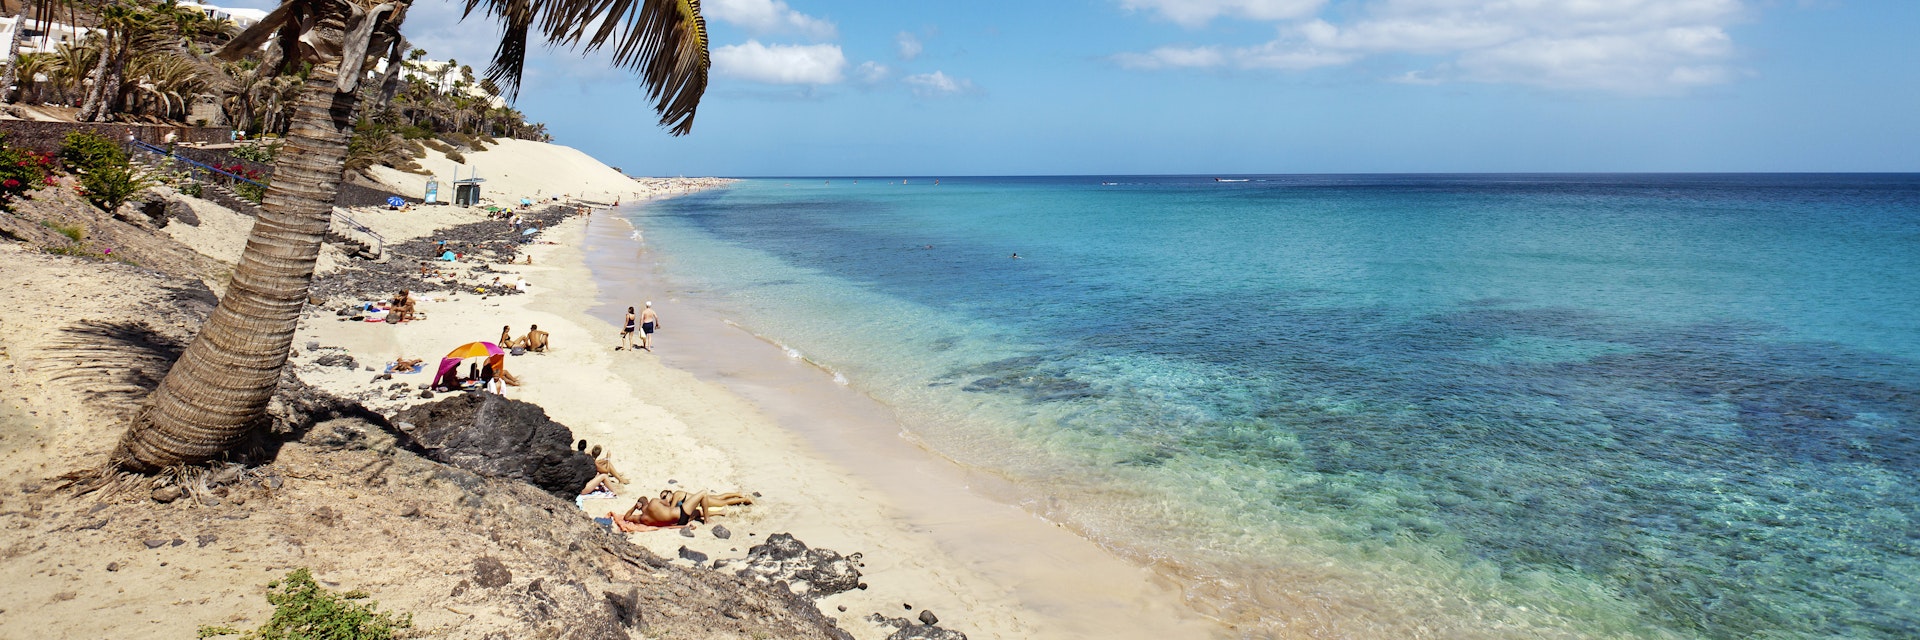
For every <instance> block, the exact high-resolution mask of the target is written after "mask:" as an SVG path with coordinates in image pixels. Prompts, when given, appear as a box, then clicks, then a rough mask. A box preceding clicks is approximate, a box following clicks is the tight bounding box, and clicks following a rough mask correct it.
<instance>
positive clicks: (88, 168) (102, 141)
mask: <svg viewBox="0 0 1920 640" xmlns="http://www.w3.org/2000/svg"><path fill="white" fill-rule="evenodd" d="M60 159H61V160H63V161H65V162H66V163H67V166H68V167H72V168H73V169H75V170H77V171H80V172H83V173H88V172H92V171H94V170H95V169H97V168H100V167H105V166H110V165H118V166H125V165H126V164H127V150H126V149H122V148H120V145H119V144H118V143H116V142H114V141H112V140H108V139H107V138H106V136H102V135H100V134H97V133H89V132H85V131H75V132H72V133H69V134H67V139H66V142H64V143H61V145H60Z"/></svg>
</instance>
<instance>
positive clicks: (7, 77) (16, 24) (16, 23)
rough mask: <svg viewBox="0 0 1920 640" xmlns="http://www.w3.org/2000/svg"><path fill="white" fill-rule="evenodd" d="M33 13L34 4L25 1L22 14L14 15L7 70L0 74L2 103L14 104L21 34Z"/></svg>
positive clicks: (18, 73) (0, 100) (43, 27)
mask: <svg viewBox="0 0 1920 640" xmlns="http://www.w3.org/2000/svg"><path fill="white" fill-rule="evenodd" d="M32 11H33V3H32V2H26V1H24V0H23V1H22V2H21V3H20V12H19V13H16V14H13V39H12V41H11V42H8V43H7V70H6V72H5V73H4V74H0V102H6V103H7V104H13V86H14V84H15V82H17V81H18V80H19V79H20V64H19V62H20V34H22V33H26V31H27V14H28V13H31V12H32ZM40 28H41V29H46V28H47V26H46V25H45V24H42V25H40ZM29 77H31V76H29Z"/></svg>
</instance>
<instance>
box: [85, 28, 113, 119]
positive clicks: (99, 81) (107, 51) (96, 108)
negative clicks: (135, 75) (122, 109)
mask: <svg viewBox="0 0 1920 640" xmlns="http://www.w3.org/2000/svg"><path fill="white" fill-rule="evenodd" d="M112 62H113V32H111V31H108V32H107V35H106V37H105V38H103V39H102V41H101V42H100V59H99V60H98V61H97V62H95V63H94V65H93V73H92V74H89V75H88V77H90V78H93V85H92V86H89V87H87V101H86V103H85V104H83V105H81V106H80V116H79V119H80V121H81V122H93V119H94V116H95V115H97V114H99V113H100V98H101V94H102V93H105V92H106V88H107V67H108V65H110V64H112Z"/></svg>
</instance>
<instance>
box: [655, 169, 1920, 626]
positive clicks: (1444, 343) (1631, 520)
mask: <svg viewBox="0 0 1920 640" xmlns="http://www.w3.org/2000/svg"><path fill="white" fill-rule="evenodd" d="M1216 177H1217V178H1227V179H1232V180H1244V181H1235V182H1217V181H1215V180H1214V178H1216ZM903 179H904V180H905V181H906V182H905V183H904V184H903V183H901V182H900V181H901V180H903ZM935 179H938V180H939V184H938V186H937V187H936V186H935V184H934V182H933V181H934V180H935ZM855 180H858V182H857V183H855V182H854V181H855ZM625 215H628V216H629V218H630V219H632V220H633V221H634V222H635V223H636V225H637V226H638V227H639V228H640V229H641V233H642V235H643V237H644V240H645V242H646V243H647V247H648V250H649V251H650V252H652V253H653V254H654V255H655V256H656V257H657V259H658V260H659V261H660V263H661V268H662V270H663V271H664V273H665V275H666V277H667V278H668V280H669V281H670V283H671V284H672V286H673V287H674V288H675V293H676V294H677V295H683V296H686V297H689V298H691V299H693V300H695V301H697V302H698V303H700V304H704V305H709V306H711V307H713V308H715V309H718V310H721V311H722V312H724V313H726V314H727V315H728V316H729V317H730V318H732V319H734V320H735V321H736V322H737V323H738V324H739V325H740V326H741V327H742V328H744V329H746V330H748V331H751V332H753V333H755V334H758V335H760V336H763V337H765V338H766V339H768V340H770V341H773V342H775V343H777V344H779V345H781V346H782V347H783V348H785V349H787V350H788V351H789V353H790V354H791V355H792V356H793V357H795V358H802V359H805V360H807V361H808V362H812V363H814V364H815V365H817V366H819V367H822V368H824V369H826V370H829V371H831V372H833V373H834V375H835V376H836V379H837V380H840V381H842V382H843V383H844V384H846V385H848V386H849V387H852V388H854V389H857V390H859V391H861V392H862V393H865V394H868V395H870V396H872V397H874V398H875V399H877V400H879V401H881V402H883V403H885V404H886V405H887V406H889V407H891V408H892V409H893V410H894V411H895V412H896V413H897V414H898V416H899V417H900V420H901V422H902V425H903V426H904V427H905V428H906V429H907V430H908V431H909V432H910V433H911V434H912V435H913V437H914V438H916V439H917V440H919V441H921V442H924V443H925V444H926V445H927V446H928V447H929V448H930V449H932V450H934V451H936V452H938V453H939V454H941V455H943V456H946V457H948V458H951V459H953V460H955V461H957V462H959V463H961V464H963V465H966V466H969V467H972V468H978V469H985V470H989V471H991V472H993V473H996V474H999V475H1002V476H1004V477H1006V478H1009V479H1010V480H1011V481H1013V482H1014V483H1015V484H1017V485H1019V486H1022V487H1025V488H1027V490H1028V491H1029V493H1030V494H1031V495H1032V496H1033V497H1032V498H1031V499H1028V500H1022V501H1021V502H1022V506H1024V507H1026V508H1027V509H1029V510H1031V511H1034V512H1036V513H1039V514H1041V515H1043V516H1045V517H1047V518H1049V519H1051V520H1054V521H1057V522H1061V523H1064V524H1067V525H1068V526H1071V527H1073V528H1074V529H1075V530H1076V531H1078V532H1080V533H1081V534H1082V535H1085V536H1087V537H1089V538H1091V539H1093V540H1094V541H1096V542H1098V543H1100V544H1102V545H1103V546H1105V547H1107V548H1109V549H1111V550H1113V551H1115V552H1116V553H1119V554H1121V555H1123V556H1126V557H1129V558H1132V559H1135V560H1136V561H1139V562H1143V563H1148V564H1153V565H1156V566H1161V567H1166V568H1167V569H1168V570H1169V571H1170V572H1172V573H1174V574H1176V575H1178V576H1180V577H1181V578H1182V580H1183V582H1184V584H1185V586H1186V589H1187V592H1188V594H1189V600H1190V601H1191V603H1192V604H1194V605H1195V606H1196V608H1199V609H1201V610H1203V611H1208V612H1209V613H1211V614H1213V615H1217V616H1219V617H1221V618H1223V619H1226V620H1229V621H1231V622H1234V623H1236V624H1238V625H1242V626H1241V628H1242V629H1248V630H1253V631H1254V632H1255V633H1256V634H1258V633H1264V632H1274V631H1277V630H1280V629H1298V628H1303V627H1306V626H1309V625H1311V626H1314V627H1315V628H1323V629H1327V630H1328V631H1330V632H1341V633H1357V634H1362V635H1380V634H1388V635H1392V634H1396V633H1401V632H1411V630H1415V629H1421V628H1441V629H1468V630H1484V631H1487V632H1489V633H1497V634H1507V635H1513V636H1530V635H1573V636H1595V635H1605V636H1621V635H1624V636H1641V637H1716V638H1736V637H1754V636H1778V637H1789V636H1791V637H1804V636H1847V637H1885V638H1893V637H1904V636H1908V635H1910V634H1912V633H1913V632H1914V631H1915V630H1916V629H1920V606H1916V605H1915V604H1914V603H1915V602H1920V600H1916V598H1917V597H1920V587H1916V586H1915V585H1916V582H1915V581H1913V580H1912V579H1911V577H1912V576H1914V575H1920V526H1916V522H1920V520H1917V518H1920V483H1916V482H1915V480H1916V479H1920V478H1916V476H1920V316H1916V314H1915V313H1914V311H1915V310H1920V174H1875V173H1847V174H1752V173H1726V174H1719V173H1715V174H1702V173H1686V174H1672V173H1654V174H1649V173H1629V174H1623V173H1604V174H1592V173H1529V174H1314V175H1250V174H1201V175H1179V176H1123V175H1090V176H1000V177H962V176H924V177H922V176H906V177H904V178H903V177H901V176H892V177H885V176H880V177H867V176H858V177H854V176H832V177H828V176H810V177H776V178H754V179H745V180H743V181H741V182H738V183H735V184H733V185H731V186H729V187H727V188H724V189H719V190H714V191H709V192H703V193H697V194H693V195H689V196H685V197H681V198H676V199H673V200H667V201H661V202H656V203H653V204H650V205H648V206H646V207H645V208H643V209H639V210H632V211H628V212H626V213H625ZM1016 256H1017V258H1016ZM1362 612H1364V613H1362ZM1381 620H1390V621H1392V622H1390V623H1384V624H1389V625H1391V626H1387V627H1382V626H1379V625H1380V624H1383V623H1381V622H1380V621H1381ZM1263 630H1264V631H1263Z"/></svg>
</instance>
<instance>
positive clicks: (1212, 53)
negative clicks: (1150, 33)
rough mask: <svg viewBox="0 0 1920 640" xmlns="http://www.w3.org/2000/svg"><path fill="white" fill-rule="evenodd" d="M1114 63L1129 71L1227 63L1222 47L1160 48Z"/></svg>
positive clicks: (1124, 56)
mask: <svg viewBox="0 0 1920 640" xmlns="http://www.w3.org/2000/svg"><path fill="white" fill-rule="evenodd" d="M1113 60H1114V62H1118V63H1120V66H1122V67H1126V68H1128V69H1181V68H1201V69H1204V68H1207V67H1218V66H1221V65H1224V64H1226V63H1227V56H1226V54H1225V53H1223V52H1222V51H1221V49H1220V47H1160V48H1158V49H1154V50H1152V51H1148V52H1146V53H1122V54H1118V55H1115V56H1114V57H1113Z"/></svg>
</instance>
